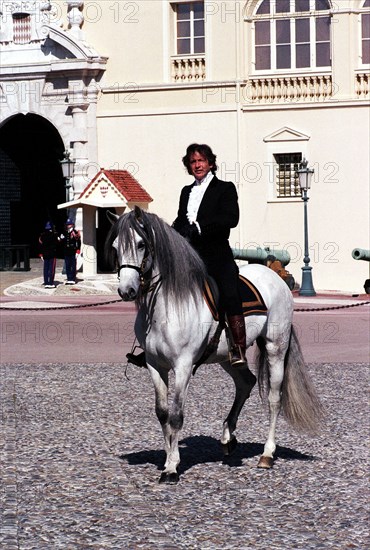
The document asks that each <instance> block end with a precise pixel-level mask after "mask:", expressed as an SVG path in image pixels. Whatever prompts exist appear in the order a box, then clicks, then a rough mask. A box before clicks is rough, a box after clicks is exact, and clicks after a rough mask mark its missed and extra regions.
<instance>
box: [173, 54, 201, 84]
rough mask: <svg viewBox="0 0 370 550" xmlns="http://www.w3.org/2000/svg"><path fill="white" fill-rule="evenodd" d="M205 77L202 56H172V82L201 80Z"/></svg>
mask: <svg viewBox="0 0 370 550" xmlns="http://www.w3.org/2000/svg"><path fill="white" fill-rule="evenodd" d="M205 77H206V63H205V59H204V57H199V56H187V57H173V58H172V80H173V81H174V82H202V81H203V80H204V79H205Z"/></svg>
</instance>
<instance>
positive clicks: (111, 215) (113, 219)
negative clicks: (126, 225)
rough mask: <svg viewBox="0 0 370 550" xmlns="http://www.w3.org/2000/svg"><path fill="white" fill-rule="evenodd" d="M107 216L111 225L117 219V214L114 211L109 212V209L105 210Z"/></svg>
mask: <svg viewBox="0 0 370 550" xmlns="http://www.w3.org/2000/svg"><path fill="white" fill-rule="evenodd" d="M107 218H108V220H109V221H110V223H111V224H112V225H113V224H115V223H116V221H117V220H118V218H119V216H117V214H114V212H111V211H110V210H107Z"/></svg>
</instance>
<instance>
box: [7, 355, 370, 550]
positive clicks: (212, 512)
mask: <svg viewBox="0 0 370 550" xmlns="http://www.w3.org/2000/svg"><path fill="white" fill-rule="evenodd" d="M308 368H309V369H310V372H311V374H312V377H313V379H314V380H315V383H316V385H317V387H318V388H319V393H320V395H321V397H322V400H323V403H324V405H325V407H326V409H327V421H326V424H325V426H324V427H323V430H322V433H321V434H320V435H319V436H318V437H316V438H308V437H307V436H305V435H302V434H297V433H295V432H293V431H292V430H291V429H290V428H289V427H288V426H287V424H286V423H285V421H284V419H283V418H280V419H279V424H278V432H277V434H278V435H277V437H278V445H279V446H278V450H277V460H276V462H275V465H274V468H273V469H272V470H271V471H265V470H258V469H257V468H256V464H257V460H258V456H259V454H260V453H261V451H262V445H263V442H264V440H265V437H266V430H267V425H268V424H267V414H266V409H265V406H264V405H262V404H261V402H260V400H259V397H258V392H257V391H256V390H255V391H254V392H253V394H252V396H251V398H250V400H249V402H247V404H246V406H245V408H244V410H243V412H242V414H241V417H240V422H239V426H238V430H237V436H238V439H239V441H240V443H239V446H238V448H237V450H236V453H235V454H234V455H233V457H231V458H230V459H228V460H224V459H223V456H222V453H221V450H220V447H219V443H218V439H219V436H220V434H221V426H222V420H223V418H224V417H225V416H226V414H227V411H228V409H229V407H230V405H231V401H232V396H233V388H232V385H231V380H230V379H229V378H228V377H227V375H226V374H225V373H224V372H223V371H222V370H221V369H220V368H219V367H218V366H213V365H211V366H203V367H201V368H200V369H199V370H198V373H197V375H196V376H195V378H194V379H193V380H192V384H191V386H190V390H189V396H188V402H187V409H186V417H185V425H184V430H183V433H182V439H181V457H182V462H181V467H180V474H181V477H180V483H179V484H178V485H175V486H172V485H170V486H163V485H159V484H158V482H157V481H158V478H159V475H160V469H161V468H162V465H163V462H164V452H163V450H162V434H161V430H160V427H159V425H158V422H157V420H156V417H155V415H154V408H153V389H152V385H151V382H150V380H149V375H148V373H147V371H146V370H142V369H135V368H134V367H131V368H129V370H128V372H127V376H128V378H127V377H126V374H125V369H124V368H122V366H120V365H117V364H89V365H84V364H74V365H68V366H65V365H62V364H58V365H54V364H46V363H43V364H39V365H27V364H21V365H3V366H1V367H0V375H1V377H0V407H1V408H0V411H1V417H0V420H1V430H0V461H1V470H0V477H1V493H0V505H1V506H0V508H1V512H0V514H1V524H0V548H1V549H2V550H13V549H19V550H31V549H35V550H42V549H47V550H59V549H60V550H80V549H81V550H85V549H99V550H100V549H117V550H122V549H140V548H143V549H146V550H147V549H167V550H171V549H188V548H189V549H202V550H203V549H234V548H240V549H261V550H266V549H271V550H277V549H278V550H280V549H281V550H282V549H289V550H293V549H294V550H311V549H315V550H317V549H335V550H342V549H353V548H355V549H361V550H365V549H367V548H369V547H370V540H369V531H368V521H367V520H368V519H369V518H368V494H367V490H368V484H367V481H366V479H367V478H366V474H367V469H368V446H367V445H368V436H369V408H368V397H367V394H366V389H367V386H368V370H367V365H365V364H353V365H348V364H321V365H313V364H311V365H309V367H308Z"/></svg>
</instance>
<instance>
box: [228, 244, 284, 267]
mask: <svg viewBox="0 0 370 550" xmlns="http://www.w3.org/2000/svg"><path fill="white" fill-rule="evenodd" d="M232 251H233V255H234V258H235V259H236V260H246V261H247V262H249V263H251V264H264V265H265V264H266V261H267V257H268V256H275V258H276V260H279V262H281V265H283V266H285V265H288V263H289V262H290V254H289V252H287V251H286V250H275V249H273V250H270V248H269V247H268V246H267V247H265V248H260V247H259V246H258V247H257V248H233V249H232Z"/></svg>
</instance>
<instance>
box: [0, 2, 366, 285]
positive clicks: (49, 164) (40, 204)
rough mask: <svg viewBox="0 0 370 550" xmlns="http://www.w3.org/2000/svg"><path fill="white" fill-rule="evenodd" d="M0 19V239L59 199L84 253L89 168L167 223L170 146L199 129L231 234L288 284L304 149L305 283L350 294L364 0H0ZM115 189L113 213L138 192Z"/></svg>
mask: <svg viewBox="0 0 370 550" xmlns="http://www.w3.org/2000/svg"><path fill="white" fill-rule="evenodd" d="M0 25H1V27H0V56H1V57H0V61H1V68H0V108H1V113H0V165H1V180H0V249H2V248H3V249H4V248H6V247H12V246H17V245H19V246H21V245H27V246H28V247H29V250H30V253H31V255H33V254H37V239H38V234H39V232H40V231H41V230H42V228H43V224H44V223H45V221H47V220H50V219H51V220H52V221H53V222H54V223H55V224H56V225H57V226H61V225H62V224H63V222H64V220H65V218H66V216H67V212H68V214H70V215H73V216H74V217H75V219H76V225H77V227H78V228H79V229H81V230H83V233H84V234H85V238H87V237H86V236H87V234H88V235H89V243H87V242H86V246H89V250H92V249H94V247H95V249H96V252H97V254H93V257H94V262H95V264H96V258H99V254H101V248H102V247H103V246H104V244H103V243H104V238H103V236H104V232H105V231H106V230H107V227H106V222H105V209H106V208H107V207H108V206H106V204H107V203H106V202H104V201H105V198H104V197H107V196H108V195H109V193H108V192H106V191H104V193H105V195H104V193H103V192H101V190H102V189H104V190H105V189H106V185H105V184H104V185H103V184H102V186H100V187H99V186H95V187H94V189H95V188H96V191H95V192H96V193H98V192H99V193H100V195H99V198H97V197H96V198H94V203H93V206H92V205H91V204H90V203H89V204H88V208H92V207H93V208H94V211H92V210H91V209H90V210H87V208H86V207H85V209H84V204H85V203H84V197H86V189H90V190H91V189H92V186H91V184H92V182H93V181H94V182H96V181H97V180H96V179H94V178H96V176H97V175H98V174H114V173H115V172H114V171H120V173H125V174H129V176H130V177H132V181H134V182H135V183H134V184H133V186H134V187H133V188H132V189H139V188H140V190H141V191H140V193H144V194H145V196H147V197H148V201H147V202H146V203H145V204H144V207H146V208H148V209H149V210H150V211H151V212H155V213H156V214H158V215H159V216H161V217H162V218H164V219H165V220H166V221H168V222H169V223H172V221H173V219H174V218H175V217H176V213H177V206H178V199H179V195H180V191H181V188H182V187H183V186H184V185H186V184H190V183H191V178H190V177H189V175H188V174H187V173H186V171H185V169H184V167H183V165H182V162H181V158H182V156H183V155H184V154H185V150H186V147H187V146H188V145H189V144H190V143H193V142H198V143H208V144H209V145H210V146H211V147H212V149H213V150H214V152H215V153H216V154H217V162H218V177H219V178H221V179H226V180H231V181H233V182H234V183H235V184H236V186H237V190H238V194H239V204H240V209H241V217H240V223H239V226H238V227H237V228H236V229H235V230H234V231H233V232H232V236H231V240H230V243H231V246H232V247H234V248H238V249H245V250H249V249H254V248H256V247H261V248H265V247H270V250H272V252H273V250H274V249H277V250H284V251H286V252H288V253H289V255H290V258H291V260H290V263H289V266H288V269H289V271H290V272H291V273H292V274H293V276H294V277H295V279H296V281H297V282H298V283H300V281H301V267H302V266H303V256H304V208H303V206H304V205H303V201H302V195H301V189H300V186H299V178H298V170H299V169H300V166H301V162H302V161H303V160H304V159H307V160H308V167H309V168H311V169H313V170H314V174H313V178H312V185H311V189H310V190H309V191H308V196H309V201H308V235H309V256H310V265H311V266H312V268H313V269H312V276H313V281H314V285H315V289H316V290H341V291H346V292H354V293H361V292H363V284H364V281H365V279H367V278H369V265H370V263H369V262H367V261H356V260H355V259H354V258H353V257H352V251H353V249H354V248H362V249H365V250H368V249H369V248H370V244H369V234H370V231H369V183H370V178H369V165H370V163H369V120H370V116H369V115H370V113H369V98H370V90H369V73H370V0H244V1H241V0H240V1H237V0H236V1H231V0H225V1H222V0H217V1H210V0H205V1H192V2H188V1H182V0H178V1H177V2H169V1H166V0H136V1H125V0H101V1H96V0H91V1H89V0H85V1H83V0H55V1H47V0H44V1H41V0H0ZM66 151H67V152H68V153H70V158H71V159H72V160H73V161H74V162H73V166H72V168H73V174H71V177H70V178H69V179H67V180H66V179H64V178H63V174H62V168H61V164H60V161H61V160H62V159H63V157H64V154H65V152H66ZM113 183H114V181H113ZM113 183H112V182H111V181H110V182H109V185H110V186H111V187H109V189H112V192H113V187H114V185H113ZM107 185H108V184H107ZM89 186H90V187H89ZM140 193H139V195H140V197H141V196H142V195H141V194H140ZM116 196H117V197H119V200H120V201H121V202H120V203H117V204H116V203H114V205H115V210H116V212H122V211H125V209H126V211H127V209H130V208H131V207H133V205H134V204H135V203H138V204H139V203H140V200H139V199H140V197H139V196H138V197H137V200H136V199H135V196H134V195H133V194H132V190H131V191H129V192H128V193H127V196H125V195H124V193H123V194H122V193H120V192H117V193H116ZM128 196H129V197H130V198H129V199H128V198H127V197H128ZM117 200H118V199H117ZM112 204H113V203H112ZM58 206H59V208H58ZM85 206H86V205H85ZM84 211H85V212H87V211H88V219H87V217H86V214H85V217H86V219H85V220H84V219H83V218H84ZM88 224H89V225H88ZM91 229H93V231H92V232H91ZM94 232H96V235H95V236H94ZM0 258H1V256H0ZM95 267H96V265H95ZM86 270H87V271H86V272H87V273H89V272H94V268H89V267H88V266H86ZM84 271H85V266H84Z"/></svg>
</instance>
